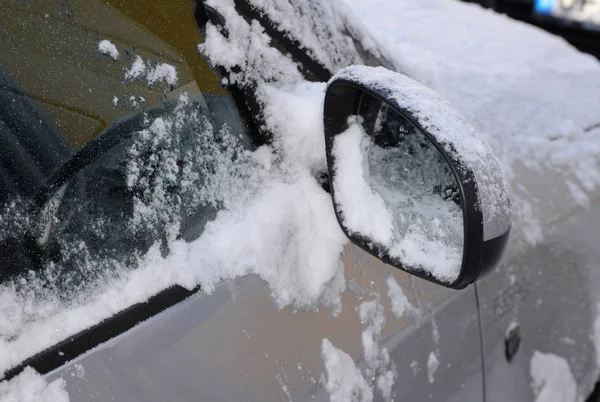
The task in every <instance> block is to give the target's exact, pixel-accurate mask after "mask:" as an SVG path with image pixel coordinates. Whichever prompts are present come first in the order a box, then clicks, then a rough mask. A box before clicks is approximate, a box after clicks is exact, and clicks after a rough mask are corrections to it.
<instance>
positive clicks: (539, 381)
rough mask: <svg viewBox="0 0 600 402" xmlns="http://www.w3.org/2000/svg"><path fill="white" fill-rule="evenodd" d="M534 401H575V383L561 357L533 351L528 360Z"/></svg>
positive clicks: (576, 399) (567, 365)
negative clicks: (529, 360)
mask: <svg viewBox="0 0 600 402" xmlns="http://www.w3.org/2000/svg"><path fill="white" fill-rule="evenodd" d="M529 369H530V375H531V386H532V388H533V391H534V394H535V402H577V401H578V400H579V399H578V397H577V383H576V382H575V378H574V377H573V373H572V372H571V368H570V367H569V363H568V362H567V361H566V360H565V359H564V358H562V357H560V356H557V355H555V354H552V353H542V352H539V351H535V352H534V353H533V356H532V357H531V362H530V366H529Z"/></svg>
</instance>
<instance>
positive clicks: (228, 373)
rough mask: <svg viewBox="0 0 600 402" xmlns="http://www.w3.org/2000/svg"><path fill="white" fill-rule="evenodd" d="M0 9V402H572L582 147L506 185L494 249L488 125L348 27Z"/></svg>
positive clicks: (583, 278)
mask: <svg viewBox="0 0 600 402" xmlns="http://www.w3.org/2000/svg"><path fill="white" fill-rule="evenodd" d="M398 4H400V3H398ZM3 6H4V7H3V10H4V12H3V15H2V16H0V20H1V21H2V23H1V26H2V27H3V31H2V32H3V34H2V35H3V36H2V38H3V40H2V41H1V42H0V46H2V51H1V52H0V66H1V67H2V70H0V71H1V76H0V77H1V79H2V81H0V88H1V89H2V91H1V94H2V103H3V105H4V109H3V110H4V113H3V115H2V123H3V131H2V133H3V134H2V140H3V145H2V150H3V151H2V156H1V158H2V159H0V161H1V166H2V169H3V171H2V173H3V176H2V181H1V183H2V187H3V190H4V191H3V197H5V198H4V199H3V200H2V205H3V210H2V212H1V213H0V217H1V218H2V219H1V221H0V222H2V227H1V229H0V242H1V244H2V245H1V248H0V250H2V251H0V253H1V254H0V260H1V261H2V267H3V269H2V272H1V273H0V275H1V280H2V284H1V288H0V301H1V302H0V356H1V357H2V358H1V359H0V371H1V372H3V382H2V383H0V395H1V396H2V397H7V398H8V397H13V396H14V395H17V397H19V396H21V397H22V398H25V397H29V399H33V400H36V399H37V400H43V399H44V398H45V399H47V400H49V399H50V398H54V399H55V400H61V399H60V398H62V400H65V398H67V394H68V398H70V400H101V401H104V400H198V399H202V400H214V401H219V400H227V401H230V400H305V399H316V400H333V401H347V400H357V401H370V400H392V399H394V400H403V399H409V400H440V401H452V400H460V401H463V400H473V401H479V400H486V401H495V400H502V401H504V400H523V401H529V400H531V401H533V400H538V401H543V400H549V399H544V398H551V397H552V396H561V397H562V398H563V399H562V400H576V399H577V398H583V397H585V396H587V395H588V394H591V393H592V390H593V388H594V384H595V382H596V381H597V379H598V374H599V370H598V364H597V359H596V353H597V352H596V345H597V343H596V339H595V338H594V337H593V336H594V334H596V332H595V326H596V319H597V314H596V307H597V299H596V293H597V292H596V290H595V289H597V286H596V284H597V281H598V277H597V274H596V272H595V271H596V270H597V266H598V264H597V257H598V255H597V252H596V251H595V246H594V239H595V238H597V237H596V234H597V230H598V229H597V226H598V225H596V222H597V217H596V214H597V213H596V211H595V210H594V207H593V206H594V204H593V203H594V196H593V194H594V193H593V191H594V190H595V189H596V187H595V176H593V169H591V170H590V169H588V170H586V173H588V174H590V175H591V176H577V175H574V177H571V175H573V172H575V173H577V172H578V170H577V169H579V171H580V172H583V169H584V168H585V167H586V166H587V165H585V164H586V163H591V164H592V165H593V161H594V160H595V159H594V158H595V155H596V154H595V153H594V152H593V151H594V149H593V146H594V142H593V141H592V139H588V140H587V142H586V138H580V137H576V139H577V140H579V143H580V144H582V145H584V146H585V147H587V150H588V151H589V152H588V153H581V154H579V159H578V161H580V162H581V163H582V164H581V165H577V164H575V165H574V166H575V167H572V168H571V170H569V167H571V165H570V164H568V163H566V165H567V167H564V166H563V165H560V167H561V168H562V169H563V170H560V169H553V168H554V167H555V166H543V167H538V166H526V165H519V166H518V170H517V168H514V167H513V170H512V171H511V172H510V173H513V175H512V176H511V177H510V179H511V181H510V185H511V187H512V188H511V190H512V192H513V194H515V196H514V197H513V198H512V200H513V219H514V220H515V225H514V227H513V229H512V231H511V223H510V217H511V212H510V202H509V198H508V191H507V184H506V182H505V181H504V179H503V175H502V166H501V164H500V161H499V160H498V159H497V158H496V157H495V156H494V154H493V153H492V151H491V150H490V147H489V146H488V145H487V143H486V141H485V140H484V139H483V137H482V136H481V135H479V134H478V133H477V132H476V131H477V130H476V129H475V128H474V127H473V125H472V124H471V123H469V122H468V121H467V119H466V118H465V117H464V116H463V114H466V115H467V116H468V117H469V118H471V120H472V123H474V125H475V127H477V128H479V129H480V130H481V129H482V128H485V127H486V126H485V124H486V123H488V124H495V123H496V121H492V120H491V119H490V120H484V119H483V118H482V119H481V120H480V121H473V117H477V116H473V114H472V113H467V112H470V110H467V109H466V108H465V104H466V103H468V102H471V103H473V102H474V100H473V99H456V98H455V97H454V96H450V98H451V100H452V101H453V103H455V102H456V104H458V105H460V112H459V111H457V110H456V108H454V107H453V106H452V105H451V104H450V103H449V102H447V101H446V100H444V99H443V98H441V96H440V95H438V94H437V93H436V92H434V91H432V90H431V89H429V88H427V87H425V86H424V85H422V84H420V83H418V82H416V81H414V80H413V79H411V78H408V77H407V76H406V75H403V74H400V73H401V72H408V73H409V74H408V75H409V76H411V75H413V76H414V77H415V78H416V77H417V75H419V74H423V75H426V72H427V71H426V70H427V69H426V68H425V67H426V66H427V65H426V64H423V65H422V69H415V66H414V65H411V64H410V60H411V59H410V55H409V54H406V55H403V56H402V58H399V56H398V55H395V54H393V53H392V52H393V51H395V50H396V48H394V47H391V48H390V47H386V45H384V44H383V43H382V42H383V41H382V40H381V39H379V38H378V37H376V36H375V35H373V34H372V33H370V32H371V31H372V32H377V29H376V28H377V27H376V26H369V27H368V28H367V27H365V25H364V24H366V23H367V22H369V21H371V22H372V21H375V19H367V18H365V19H363V21H364V22H361V20H358V19H356V17H354V16H353V15H354V14H352V11H351V9H352V7H356V3H351V2H347V3H343V4H340V3H334V2H325V1H322V2H308V1H306V2H305V1H290V2H287V1H283V0H282V1H276V2H259V1H251V2H249V1H244V0H237V1H233V0H229V1H223V0H222V1H218V2H217V1H206V2H199V1H197V2H190V1H187V0H186V1H183V0H181V1H170V2H164V1H163V2H161V1H154V0H152V1H150V0H146V1H143V2H142V1H137V0H135V1H133V0H128V1H122V0H107V1H100V0H97V1H86V2H84V1H77V0H73V1H70V2H62V1H59V2H54V1H41V0H40V1H34V2H28V3H23V2H19V1H11V0H7V1H6V2H5V4H3ZM368 11H369V10H365V11H364V14H365V15H364V17H366V16H367V15H368ZM380 20H381V21H382V22H383V20H382V19H380ZM383 25H384V24H383V23H382V26H383ZM398 30H399V31H400V27H399V28H398ZM390 49H391V50H390ZM416 54H417V53H416V52H415V55H416ZM399 59H403V60H407V61H406V64H404V65H403V64H402V63H399V62H398V60H399ZM422 60H423V59H419V60H416V59H414V61H415V62H417V61H422ZM590 69H591V68H590ZM409 70H412V71H409ZM448 70H449V71H448V72H449V73H450V74H451V73H452V72H453V71H450V70H452V69H451V68H448ZM413 73H414V74H413ZM418 78H419V81H421V82H424V81H426V79H423V78H427V77H426V76H425V77H418ZM425 83H427V82H425ZM427 84H429V83H427ZM433 84H436V82H435V81H433ZM432 86H434V85H432ZM436 89H439V90H440V92H444V91H443V90H444V88H443V87H442V86H441V85H440V88H436ZM446 89H447V88H446ZM492 89H493V88H492ZM446 92H447V93H446V94H444V95H445V96H447V97H448V95H453V94H452V93H449V92H448V90H446ZM590 98H591V99H593V97H590ZM461 112H462V113H461ZM486 117H489V115H486ZM580 117H581V120H582V121H583V120H585V121H584V122H583V123H587V120H586V119H588V118H590V116H589V115H587V114H582V115H580ZM551 123H553V121H551ZM502 127H503V128H504V127H505V126H502ZM549 127H552V126H549ZM590 127H592V126H590ZM217 128H218V129H217ZM542 128H543V126H542ZM565 131H566V129H565ZM398 132H400V133H402V136H398V135H397V133H398ZM587 132H589V133H590V137H592V136H593V135H594V134H595V132H594V128H590V129H589V130H588V131H587ZM570 133H571V132H569V133H566V134H564V137H568V135H570ZM549 134H551V133H549ZM487 138H488V139H490V140H492V143H493V140H494V138H491V137H489V136H488V137H487ZM567 139H568V138H567ZM548 141H550V142H551V143H552V144H554V143H556V144H558V145H557V146H561V147H564V148H565V149H566V150H573V149H574V148H573V144H572V142H568V141H565V138H563V137H557V138H554V139H550V140H548ZM552 141H554V142H552ZM403 147H404V148H403ZM365 149H367V150H370V151H369V153H364V150H365ZM495 149H498V147H496V148H495ZM399 151H401V152H403V153H402V154H401V155H400V154H398V152H399ZM415 155H417V156H418V158H414V156H415ZM361 158H366V160H367V162H364V161H362V163H361ZM399 161H403V162H407V164H405V165H403V166H401V165H398V162H399ZM561 161H562V159H561ZM557 164H558V163H557ZM361 165H362V166H363V170H362V171H361V169H358V170H356V167H357V166H361ZM365 166H368V167H369V169H368V170H364V167H365ZM353 169H354V170H353ZM419 169H422V170H419ZM394 172H400V173H402V174H403V175H404V176H402V175H396V174H395V173H394ZM412 173H421V174H416V175H412ZM389 178H393V180H389V181H386V180H388V179H389ZM585 178H588V179H589V180H588V182H585V181H584V179H585ZM440 179H443V180H440ZM406 183H424V184H423V186H424V187H419V186H416V185H415V187H411V188H410V190H411V191H413V190H415V191H413V192H412V193H411V197H408V198H407V199H398V197H397V195H398V194H399V193H398V191H397V190H398V186H400V187H401V186H403V185H405V184H406ZM569 183H571V185H570V184H569ZM580 183H583V184H582V186H583V189H582V188H581V186H580ZM586 183H587V186H586V185H585V184H586ZM555 188H559V189H562V191H561V192H559V191H556V190H555ZM373 189H375V190H376V191H373ZM390 189H391V190H390ZM423 189H426V190H427V191H423ZM392 190H396V191H392ZM416 190H419V191H416ZM515 190H516V191H515ZM577 190H579V192H577ZM574 195H579V198H575V201H577V200H579V204H576V203H575V202H574V197H575V196H574ZM527 197H529V198H527ZM586 200H587V204H586ZM332 201H333V202H332ZM417 201H418V203H417ZM529 201H531V202H529ZM415 204H417V207H415ZM532 204H534V205H532ZM422 205H427V207H428V208H426V209H424V208H418V206H422ZM537 208H539V210H538V209H537ZM432 210H433V211H434V213H431V211H432ZM540 210H541V212H540ZM404 211H409V212H408V213H406V214H404ZM461 213H462V219H460V214H461ZM528 213H529V214H530V215H532V214H538V215H535V216H536V217H537V216H543V217H544V218H545V220H544V221H543V222H542V221H539V222H537V221H534V220H529V221H528V220H526V219H523V217H524V216H525V215H526V214H528ZM457 214H458V215H457ZM405 220H408V222H409V223H410V224H415V225H416V226H415V225H413V226H410V225H409V226H408V228H410V230H405V229H406V226H402V223H403V222H404V221H405ZM532 222H533V223H532ZM534 223H535V224H536V225H537V226H536V225H534ZM461 224H462V225H464V226H465V227H468V228H469V229H468V231H466V230H463V231H461V230H460V229H461ZM457 225H458V230H455V229H456V227H457ZM402 228H404V229H402ZM423 228H424V229H427V230H426V231H425V232H424V233H422V232H420V231H419V230H421V229H423ZM463 229H464V228H463ZM399 230H405V231H404V232H401V236H400V235H398V233H399V232H398V231H399ZM536 230H538V231H537V232H536ZM509 233H510V240H508V237H509ZM465 234H466V235H465ZM396 238H401V239H402V240H408V241H405V242H404V243H403V242H397V241H396ZM348 239H350V241H349V240H348ZM506 241H509V242H508V246H507V247H508V248H507V251H506V253H505V254H506V255H505V257H504V259H503V260H502V262H501V263H500V265H499V266H498V267H497V268H495V269H494V266H495V265H496V264H497V263H498V260H499V259H500V256H501V255H502V253H503V250H504V246H505V244H506ZM456 253H458V258H457V257H456V255H457V254H456ZM465 261H467V262H465ZM442 268H443V269H442ZM38 373H39V374H38ZM40 374H41V375H43V377H40ZM50 400H51V399H50Z"/></svg>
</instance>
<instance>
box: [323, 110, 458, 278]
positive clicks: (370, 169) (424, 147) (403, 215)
mask: <svg viewBox="0 0 600 402" xmlns="http://www.w3.org/2000/svg"><path fill="white" fill-rule="evenodd" d="M389 115H391V112H390V113H389ZM395 128H396V130H402V129H404V128H405V127H404V126H401V127H395ZM376 136H377V133H373V136H369V135H367V134H366V133H365V131H364V129H363V127H362V125H361V124H359V123H357V122H356V121H354V123H351V125H350V127H349V128H348V130H347V131H346V132H344V133H342V134H339V135H337V136H336V137H335V140H334V149H333V155H334V158H335V165H336V166H337V167H336V171H335V176H334V190H335V199H336V202H337V203H338V205H339V210H340V211H341V214H342V219H343V221H344V225H345V226H346V228H347V229H349V231H350V232H351V233H354V234H358V235H362V236H365V237H367V238H368V239H370V240H371V241H374V242H375V243H378V244H379V245H381V246H383V247H384V248H385V249H386V251H387V253H388V254H389V255H390V256H391V257H392V258H394V259H397V260H398V261H399V262H401V263H402V264H404V265H406V266H407V268H411V267H412V268H414V269H423V270H425V271H426V272H428V273H431V274H433V275H434V276H435V277H436V278H438V279H440V280H443V281H446V282H452V281H453V280H455V279H456V278H457V277H458V274H459V273H460V267H461V262H462V248H463V217H462V208H461V204H460V195H459V192H458V187H457V184H456V180H455V178H454V175H453V174H452V171H451V170H450V167H449V166H448V164H447V162H446V161H445V160H444V158H443V157H442V155H441V154H440V153H439V151H438V150H437V149H436V148H435V147H434V146H433V145H432V144H431V143H430V142H429V140H427V139H426V138H425V137H424V135H423V134H422V133H420V132H419V131H418V130H417V129H416V128H414V127H412V130H411V131H410V132H402V133H400V136H401V140H400V142H399V143H398V144H394V145H393V146H390V145H389V144H384V143H382V142H381V141H382V140H380V143H379V144H378V143H377V137H376ZM374 138H375V139H374Z"/></svg>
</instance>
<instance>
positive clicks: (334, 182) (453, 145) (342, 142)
mask: <svg viewBox="0 0 600 402" xmlns="http://www.w3.org/2000/svg"><path fill="white" fill-rule="evenodd" d="M324 125H325V142H326V149H327V165H328V170H329V185H330V189H331V195H332V198H333V204H334V209H335V213H336V216H337V219H338V222H339V224H340V226H341V227H342V229H343V231H344V233H345V234H346V236H348V238H349V239H350V240H351V241H352V242H353V243H354V244H356V245H358V246H359V247H361V248H362V249H364V250H365V251H367V252H368V253H370V254H372V255H374V256H376V257H378V258H380V259H381V260H383V261H384V262H386V263H388V264H390V265H393V266H395V267H396V268H399V269H401V270H404V271H406V272H409V273H411V274H414V275H416V276H419V277H421V278H423V279H426V280H428V281H432V282H435V283H438V284H440V285H442V286H445V287H449V288H454V289H462V288H464V287H466V286H467V285H469V284H470V283H472V282H474V281H475V280H477V279H478V278H481V277H483V276H484V275H485V274H487V273H489V272H490V271H491V270H492V268H493V267H494V266H495V265H496V264H497V262H498V261H499V260H500V258H501V256H502V253H503V251H504V249H505V246H506V243H507V241H508V237H509V233H510V227H511V212H510V199H509V191H508V185H507V182H506V180H505V178H504V176H503V173H502V167H501V165H500V162H499V160H498V159H497V158H496V157H495V156H494V154H493V153H492V151H491V149H490V147H489V146H488V144H487V143H486V142H485V141H484V140H483V139H482V138H481V137H480V136H479V135H478V134H477V133H476V131H475V129H474V128H473V126H471V125H470V124H469V123H468V122H467V121H465V119H464V118H463V117H462V116H461V114H460V113H459V112H458V111H456V110H455V109H454V108H453V107H452V106H451V105H450V104H449V103H448V102H447V101H445V100H444V99H442V98H441V97H440V96H439V95H438V94H437V93H436V92H434V91H433V90H431V89H429V88H427V87H425V86H423V85H421V84H419V83H417V82H415V81H414V80H412V79H410V78H408V77H407V76H405V75H402V74H398V73H395V72H392V71H389V70H387V69H385V68H382V67H366V66H351V67H348V68H346V69H343V70H341V71H340V72H339V73H338V74H336V76H334V77H333V78H332V79H331V81H330V82H329V84H328V87H327V92H326V95H325V102H324Z"/></svg>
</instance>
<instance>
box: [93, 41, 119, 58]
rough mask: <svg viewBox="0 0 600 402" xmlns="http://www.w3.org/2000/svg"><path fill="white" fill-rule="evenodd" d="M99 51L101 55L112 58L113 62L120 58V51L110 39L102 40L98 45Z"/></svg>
mask: <svg viewBox="0 0 600 402" xmlns="http://www.w3.org/2000/svg"><path fill="white" fill-rule="evenodd" d="M98 50H99V51H100V53H102V54H105V55H107V56H110V57H111V58H112V59H113V60H117V59H118V58H119V51H118V50H117V47H116V46H115V45H113V44H112V42H111V41H109V40H108V39H104V40H101V41H100V42H99V43H98Z"/></svg>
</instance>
